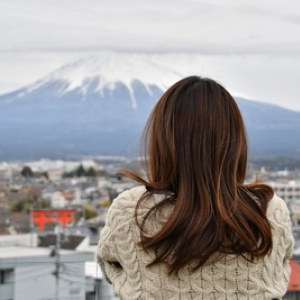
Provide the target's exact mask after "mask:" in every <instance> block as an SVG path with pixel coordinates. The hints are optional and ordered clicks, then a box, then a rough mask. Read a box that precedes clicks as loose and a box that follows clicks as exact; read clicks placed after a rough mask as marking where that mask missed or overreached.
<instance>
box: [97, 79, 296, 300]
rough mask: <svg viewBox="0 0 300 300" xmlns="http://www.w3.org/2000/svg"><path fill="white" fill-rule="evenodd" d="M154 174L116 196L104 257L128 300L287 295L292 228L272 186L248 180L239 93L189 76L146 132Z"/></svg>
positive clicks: (104, 235)
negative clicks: (250, 182) (229, 91)
mask: <svg viewBox="0 0 300 300" xmlns="http://www.w3.org/2000/svg"><path fill="white" fill-rule="evenodd" d="M144 141H145V171H146V179H144V178H143V177H141V176H138V175H137V174H134V173H132V172H129V171H127V172H126V173H127V175H128V176H129V177H131V178H132V179H134V180H135V181H137V182H138V183H140V184H141V186H139V187H137V188H133V189H131V190H129V191H125V192H124V193H122V194H120V195H119V197H118V198H117V199H115V200H114V202H113V204H112V206H111V208H110V210H109V214H108V217H107V222H106V225H105V227H104V229H103V230H102V231H101V236H100V241H99V246H98V253H97V256H98V260H99V263H100V265H101V267H102V270H103V272H104V274H105V276H106V278H107V279H108V281H109V282H111V283H112V284H113V286H114V288H115V290H116V292H117V294H118V295H119V296H120V298H121V299H124V300H127V299H128V300H134V299H148V300H150V299H151V300H152V299H153V300H158V299H174V300H175V299H205V300H209V299H214V300H219V299H220V300H221V299H224V300H225V299H226V300H232V299H239V300H243V299H251V300H252V299H258V300H264V299H265V300H271V299H282V297H283V295H284V294H285V292H286V288H287V284H288V280H289V276H290V267H289V258H290V257H291V255H292V251H293V236H292V233H291V222H290V216H289V211H288V209H287V207H286V205H285V203H284V201H283V200H282V199H280V198H278V197H277V196H275V195H274V192H273V190H272V188H271V187H270V186H268V185H266V184H262V183H259V182H255V183H252V184H245V176H246V167H247V151H248V145H247V137H246V130H245V126H244V123H243V119H242V117H241V114H240V111H239V109H238V106H237V104H236V102H235V101H234V99H233V97H232V96H231V95H230V94H229V93H228V91H227V90H226V89H225V88H223V87H222V86H221V85H220V84H218V83H217V82H215V81H213V80H211V79H207V78H200V77H197V76H191V77H187V78H184V79H182V80H180V81H179V82H177V83H175V84H174V85H173V86H172V87H170V88H169V89H168V90H167V91H166V92H165V94H164V95H163V96H162V97H161V99H160V100H159V101H158V103H157V105H156V106H155V108H154V110H153V112H152V114H151V116H150V118H149V120H148V123H147V125H146V128H145V131H144Z"/></svg>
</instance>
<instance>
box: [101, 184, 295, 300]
mask: <svg viewBox="0 0 300 300" xmlns="http://www.w3.org/2000/svg"><path fill="white" fill-rule="evenodd" d="M144 192H146V189H145V187H143V186H141V187H137V188H134V189H132V190H130V191H126V192H124V193H122V194H121V195H120V196H119V197H118V198H117V199H116V200H115V201H114V203H113V204H112V206H111V208H110V212H109V215H108V219H107V225H106V227H105V228H104V229H103V231H102V232H101V238H100V242H99V250H98V259H99V261H100V263H101V264H102V267H103V270H105V272H106V276H107V278H108V279H109V280H110V281H111V282H113V284H114V288H115V290H116V292H117V293H118V294H119V295H120V297H121V299H128V300H129V299H130V300H135V299H148V300H150V299H151V300H152V299H153V300H158V299H174V300H175V299H176V300H178V299H183V300H185V299H205V300H210V299H212V300H217V299H218V300H221V299H224V300H225V299H226V300H232V299H239V300H243V299H251V300H254V299H257V300H264V299H266V300H271V299H281V298H282V296H283V295H284V294H285V291H286V287H287V284H288V280H289V276H290V267H289V262H288V259H289V258H290V256H291V255H292V250H293V236H292V235H291V228H290V226H291V224H290V217H289V212H288V209H287V207H286V205H285V203H284V201H283V200H282V199H280V198H278V197H276V196H274V198H273V199H272V200H271V201H270V202H269V205H268V209H267V218H268V220H269V222H270V225H271V227H272V234H273V249H272V251H271V253H270V254H269V255H267V256H265V257H264V258H261V259H258V260H257V261H255V262H253V263H251V262H249V261H248V260H246V259H245V258H243V257H242V256H237V255H228V254H227V255H224V256H223V257H222V258H221V259H218V260H216V261H214V259H213V256H211V258H210V259H209V260H208V261H207V262H206V263H205V264H204V265H203V266H201V267H200V268H198V269H197V270H195V271H194V270H193V268H194V267H195V266H196V265H197V262H196V261H193V262H191V263H189V264H188V265H186V266H184V267H183V268H182V269H180V271H179V272H178V275H174V274H168V266H167V264H166V263H163V262H161V263H158V264H154V265H151V266H147V265H148V264H149V263H151V261H153V259H154V258H155V253H154V250H149V251H148V252H147V253H146V252H145V251H144V250H142V249H141V247H140V246H138V243H139V239H140V229H139V227H138V226H137V224H136V220H135V208H136V204H137V202H138V200H139V199H140V198H141V196H142V195H143V194H144ZM162 198H163V195H154V196H153V197H152V198H151V199H148V200H149V201H147V202H145V203H144V204H142V206H141V207H140V209H139V215H138V219H140V220H142V219H143V218H144V215H145V214H146V213H147V212H148V211H149V209H150V208H151V207H152V206H153V205H155V204H157V203H159V202H160V201H161V200H162ZM173 206H174V204H172V203H169V204H166V205H165V206H164V208H163V209H161V210H157V211H156V212H155V214H153V215H152V216H151V217H150V218H149V219H148V221H147V223H146V225H145V229H146V230H147V231H148V233H149V235H153V234H155V233H156V232H158V231H159V230H160V229H161V228H162V227H163V225H164V223H165V222H166V220H167V219H168V217H169V215H170V213H171V212H172V210H173ZM186 247H189V245H188V244H187V245H186Z"/></svg>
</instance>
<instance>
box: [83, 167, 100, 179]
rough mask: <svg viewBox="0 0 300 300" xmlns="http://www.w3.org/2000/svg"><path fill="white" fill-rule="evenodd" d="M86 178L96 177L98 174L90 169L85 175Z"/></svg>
mask: <svg viewBox="0 0 300 300" xmlns="http://www.w3.org/2000/svg"><path fill="white" fill-rule="evenodd" d="M85 175H86V176H89V177H95V176H96V175H97V174H96V171H95V169H94V168H93V167H90V168H89V169H88V170H87V171H86V173H85Z"/></svg>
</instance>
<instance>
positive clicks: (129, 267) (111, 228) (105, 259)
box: [97, 191, 140, 299]
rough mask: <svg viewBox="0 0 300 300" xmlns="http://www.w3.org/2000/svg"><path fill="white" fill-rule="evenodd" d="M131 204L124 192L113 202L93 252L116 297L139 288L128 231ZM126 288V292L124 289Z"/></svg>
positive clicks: (138, 278)
mask: <svg viewBox="0 0 300 300" xmlns="http://www.w3.org/2000/svg"><path fill="white" fill-rule="evenodd" d="M131 202H132V199H131V195H130V193H129V192H128V191H127V192H124V193H122V194H120V195H119V197H118V198H116V199H115V200H114V202H113V204H112V205H111V207H110V209H109V212H108V215H107V219H106V224H105V226H104V228H103V229H102V231H101V233H100V239H99V244H98V249H97V259H98V263H99V265H100V267H101V270H102V272H103V274H104V276H105V278H106V280H107V281H108V282H109V283H112V284H113V286H114V289H115V291H116V293H117V294H119V295H120V294H124V293H125V294H126V295H127V296H128V297H130V296H129V294H130V293H132V292H133V291H134V290H136V289H137V290H139V289H140V286H139V284H140V274H139V268H138V261H137V250H136V248H137V247H136V239H135V236H134V232H133V230H132V223H133V221H134V214H133V213H131V210H130V205H131V206H132V203H131ZM128 207H129V209H128ZM129 212H130V213H129ZM129 286H130V289H128V287H129ZM130 299H133V297H130Z"/></svg>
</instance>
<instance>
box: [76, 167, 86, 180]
mask: <svg viewBox="0 0 300 300" xmlns="http://www.w3.org/2000/svg"><path fill="white" fill-rule="evenodd" d="M75 175H76V176H77V177H82V176H85V169H84V167H83V166H82V165H81V164H80V165H79V167H78V168H77V169H76V170H75Z"/></svg>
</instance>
